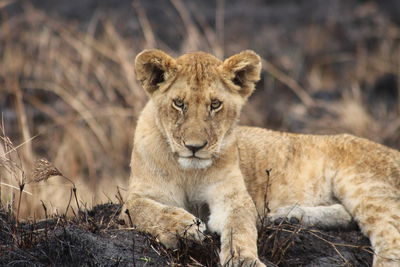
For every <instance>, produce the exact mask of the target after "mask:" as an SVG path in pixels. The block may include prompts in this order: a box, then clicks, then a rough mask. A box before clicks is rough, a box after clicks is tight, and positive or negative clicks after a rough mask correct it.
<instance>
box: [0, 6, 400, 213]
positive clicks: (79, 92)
mask: <svg viewBox="0 0 400 267" xmlns="http://www.w3.org/2000/svg"><path fill="white" fill-rule="evenodd" d="M6 2H7V1H6ZM6 2H4V3H3V2H1V4H0V9H1V8H2V6H1V5H2V4H4V5H5V4H6ZM7 3H8V2H7ZM10 3H12V2H11V1H10ZM10 3H8V4H10ZM142 4H143V2H141V1H139V0H136V1H133V4H132V14H135V15H136V17H137V21H138V25H139V26H140V29H141V30H142V34H141V35H135V36H132V35H129V34H126V33H125V32H123V30H121V29H120V28H119V27H118V25H117V24H116V23H115V22H114V21H113V19H112V17H111V16H107V15H106V14H105V13H102V12H100V11H98V12H95V13H94V15H93V16H92V17H91V18H90V20H89V21H88V23H87V24H85V26H83V25H81V24H79V23H76V22H74V21H72V20H68V19H65V18H61V17H54V16H52V15H48V14H45V13H44V12H43V11H41V10H39V9H36V8H34V7H33V6H31V5H25V6H23V7H22V11H21V12H18V13H16V14H14V15H12V16H9V17H8V16H7V15H3V16H2V21H1V22H0V50H1V51H2V53H1V56H0V66H6V67H1V68H0V87H1V90H2V91H1V95H0V104H1V103H3V104H5V106H6V109H5V110H3V109H2V111H1V112H2V116H3V117H4V123H3V124H2V125H3V127H4V131H3V135H2V138H3V139H2V143H3V146H4V147H5V148H6V149H8V148H7V143H8V142H11V140H10V139H8V138H7V137H6V134H8V136H10V137H11V139H12V141H13V142H14V143H15V144H21V145H20V146H19V145H18V146H17V147H18V149H16V150H17V151H13V152H15V153H14V154H15V155H14V156H13V157H14V158H13V159H12V162H18V164H16V165H15V164H14V165H12V164H11V165H10V166H13V167H12V168H14V169H13V170H12V171H11V172H10V171H9V170H8V171H7V170H6V171H4V169H7V168H10V167H6V166H5V164H4V162H0V169H1V170H0V175H1V179H2V181H1V182H2V187H1V189H2V191H4V190H9V192H8V194H5V193H3V194H2V201H3V202H4V201H6V202H7V201H8V202H10V201H11V202H12V201H14V199H15V196H18V190H19V188H20V185H21V181H22V180H23V177H24V175H25V173H31V171H32V170H33V169H34V168H35V166H34V162H35V159H36V158H42V157H45V158H48V159H51V162H53V164H54V166H56V167H57V168H56V169H57V170H58V171H59V172H60V173H63V174H64V175H65V176H66V177H70V178H71V180H72V182H73V185H74V186H72V184H71V183H70V182H69V181H68V180H66V179H64V178H62V176H57V177H54V178H52V179H50V180H48V181H42V182H38V183H36V182H35V183H25V184H26V186H24V192H25V191H26V192H29V193H31V195H30V194H28V193H26V194H22V197H21V202H22V204H21V210H20V211H19V212H18V214H20V216H23V217H25V216H33V215H35V216H37V217H38V216H44V215H45V210H44V209H43V206H45V207H46V209H47V210H46V213H49V214H51V213H54V212H58V213H63V212H64V211H65V209H66V206H67V203H68V201H69V200H70V199H71V188H76V189H77V191H76V193H77V196H76V199H77V201H73V202H77V203H74V205H77V206H79V205H83V204H86V205H88V206H89V207H90V206H91V205H92V204H93V203H100V202H104V201H108V200H113V201H115V198H114V196H115V195H116V194H117V193H116V192H117V187H120V188H122V189H121V192H122V195H123V192H124V190H123V189H124V188H126V182H127V177H128V176H129V168H128V164H129V158H130V149H131V147H132V134H133V130H134V128H135V121H136V119H137V117H138V115H139V112H140V110H141V109H142V107H143V106H144V104H145V102H146V96H145V94H144V92H143V90H142V89H141V88H140V87H139V86H138V84H137V83H136V81H135V77H134V72H133V61H134V57H135V55H136V54H137V53H138V52H140V51H141V50H142V49H143V48H150V47H159V48H161V49H164V50H166V51H167V52H169V53H172V54H173V55H177V54H181V53H183V52H186V51H193V50H199V49H201V50H205V51H208V52H211V53H213V54H215V55H217V56H219V57H223V56H226V55H230V54H232V53H233V52H237V51H238V50H242V49H246V48H248V47H238V46H239V44H241V43H242V40H238V42H232V43H228V42H227V39H229V36H228V33H229V31H230V29H229V27H230V25H228V24H225V23H224V21H225V20H224V16H225V14H224V13H225V12H226V5H227V3H226V2H225V1H223V0H218V1H217V2H216V10H215V16H216V20H215V27H214V25H211V24H210V23H209V22H207V19H206V18H205V17H204V16H203V15H202V13H201V12H193V10H196V8H198V7H197V6H196V5H195V4H194V3H192V2H188V3H187V2H184V1H181V0H171V1H170V2H169V3H168V4H166V5H170V7H171V8H173V9H174V10H175V11H176V13H177V14H178V16H177V18H176V20H177V23H178V24H182V29H183V32H180V33H179V34H181V35H182V36H184V38H183V39H182V42H181V44H180V48H179V49H171V48H169V47H168V45H167V44H166V43H165V42H164V41H163V40H162V39H161V37H160V36H158V35H157V32H156V31H155V30H154V25H155V23H156V22H155V21H154V18H151V17H149V16H148V13H147V11H148V10H146V9H145V7H144V5H142ZM374 10H375V11H376V7H374V6H373V5H372V4H364V5H360V7H359V8H358V9H357V10H356V12H355V15H354V16H357V19H359V20H362V19H367V18H368V16H370V15H371V14H372V15H373V14H374V12H375V11H374ZM378 18H380V17H378ZM377 21H378V22H376V23H375V22H374V23H375V24H374V23H372V24H373V26H372V30H371V29H370V28H367V30H370V31H366V32H360V35H362V38H361V39H360V42H359V43H358V44H357V45H356V46H355V48H354V49H352V50H351V49H350V50H348V51H339V52H337V53H331V54H329V53H323V52H324V49H325V46H327V45H328V44H329V43H331V42H333V41H334V38H336V37H335V34H334V33H332V32H334V31H331V32H330V31H329V29H326V28H324V26H320V25H317V24H315V25H313V24H312V25H309V28H307V29H301V30H302V32H304V33H305V34H304V35H305V36H304V38H303V39H302V42H304V43H303V45H304V47H303V50H301V52H299V53H298V54H297V55H296V58H295V59H292V58H290V57H289V56H288V55H281V56H271V55H269V54H267V55H265V59H264V73H263V76H264V81H263V83H260V86H259V89H258V92H256V94H255V95H254V97H253V98H251V99H250V103H249V105H248V106H247V107H246V108H245V110H244V112H243V116H242V123H245V124H250V125H257V126H263V127H272V128H275V129H279V130H292V131H297V132H308V133H311V132H312V133H337V132H350V133H354V134H357V135H361V136H364V137H368V138H371V139H374V140H376V141H379V142H383V143H386V144H388V145H391V146H393V147H397V148H399V147H400V119H399V117H400V116H399V115H400V114H399V113H400V93H399V92H398V90H399V89H398V88H399V86H398V84H399V82H398V80H399V72H400V71H399V70H400V47H399V42H400V30H399V29H398V27H397V26H396V25H394V24H391V23H390V22H389V21H388V20H387V19H386V20H385V19H381V20H377ZM374 27H375V28H379V29H381V32H380V35H379V36H378V37H377V36H376V33H375V31H373V30H376V29H375V28H374ZM361 30H362V29H361ZM361 30H360V31H361ZM254 34H255V33H254ZM369 38H370V39H371V38H379V39H378V41H377V43H376V44H374V46H373V47H372V48H371V47H370V45H368V42H369V40H370V39H369ZM364 39H365V41H363V40H364ZM300 46H301V45H300ZM254 48H255V49H256V50H257V47H254ZM262 49H263V47H260V50H262ZM387 75H394V77H395V79H397V87H396V88H395V89H393V88H389V93H388V95H389V98H390V97H391V96H393V95H394V96H395V97H397V98H398V99H395V102H396V101H397V102H396V104H395V106H394V107H392V106H393V105H392V106H391V107H390V108H389V106H388V105H387V101H386V100H385V97H386V96H385V95H384V96H383V98H382V96H381V95H379V94H378V96H376V99H374V98H371V97H369V96H374V94H376V93H377V92H378V93H379V90H382V87H377V86H375V85H376V84H377V81H379V79H382V77H386V76H387ZM392 87H393V86H392ZM376 88H377V89H376ZM390 90H392V91H390ZM393 90H395V91H393ZM396 90H397V91H396ZM320 92H323V93H324V94H331V93H336V92H337V94H338V97H337V98H336V99H328V100H326V99H324V98H319V97H316V95H317V94H318V93H320ZM382 99H383V100H382ZM389 100H390V101H391V102H393V97H392V99H389ZM385 101H386V102H385ZM266 103H267V105H266ZM4 147H3V149H4ZM17 152H18V153H17ZM2 153H3V154H4V152H2ZM10 154H11V153H10ZM4 184H7V185H4ZM13 187H14V188H13ZM15 188H17V189H18V190H15ZM119 198H121V197H119ZM74 208H75V209H76V208H78V207H74Z"/></svg>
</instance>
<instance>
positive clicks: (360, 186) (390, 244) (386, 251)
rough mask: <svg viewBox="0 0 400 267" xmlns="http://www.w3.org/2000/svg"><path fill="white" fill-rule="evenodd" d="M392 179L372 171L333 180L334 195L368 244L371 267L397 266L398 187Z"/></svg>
mask: <svg viewBox="0 0 400 267" xmlns="http://www.w3.org/2000/svg"><path fill="white" fill-rule="evenodd" d="M391 174H392V175H398V173H397V172H391ZM399 178H400V177H399V176H397V179H399ZM395 179H396V177H395V176H392V177H385V176H383V175H382V174H379V173H373V172H372V171H371V172H368V173H366V172H364V173H359V174H357V175H354V174H353V175H350V174H349V175H341V176H338V177H336V179H335V181H334V193H335V196H336V197H337V198H338V199H339V200H340V202H341V203H342V204H343V205H344V206H345V207H346V209H347V210H348V211H349V213H350V214H351V215H352V217H353V218H354V219H355V221H356V222H357V223H358V225H359V227H360V228H361V230H362V232H363V233H364V234H365V235H366V236H368V238H369V239H370V241H371V244H372V247H373V249H374V253H375V256H374V265H373V266H374V267H377V266H400V188H399V187H398V186H397V184H396V183H393V182H392V181H394V180H395Z"/></svg>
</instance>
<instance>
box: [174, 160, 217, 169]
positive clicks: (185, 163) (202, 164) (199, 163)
mask: <svg viewBox="0 0 400 267" xmlns="http://www.w3.org/2000/svg"><path fill="white" fill-rule="evenodd" d="M178 163H179V165H180V166H181V167H182V169H198V170H199V169H205V168H208V167H210V166H211V163H212V160H211V159H196V158H178Z"/></svg>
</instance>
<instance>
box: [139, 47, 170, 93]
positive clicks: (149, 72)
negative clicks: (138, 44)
mask: <svg viewBox="0 0 400 267" xmlns="http://www.w3.org/2000/svg"><path fill="white" fill-rule="evenodd" d="M135 72H136V78H137V79H138V80H139V81H140V83H141V84H142V86H143V88H144V89H145V90H146V92H148V93H149V94H150V95H151V94H152V93H153V92H154V91H156V90H157V89H159V87H160V85H161V84H162V83H163V82H165V81H167V80H168V79H169V78H170V77H171V76H173V75H174V74H175V72H176V63H175V59H173V58H172V57H171V56H169V55H168V54H166V53H164V52H163V51H161V50H157V49H151V50H144V51H143V52H141V53H140V54H139V55H137V56H136V59H135Z"/></svg>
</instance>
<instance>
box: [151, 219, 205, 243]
mask: <svg viewBox="0 0 400 267" xmlns="http://www.w3.org/2000/svg"><path fill="white" fill-rule="evenodd" d="M205 230H206V225H205V224H204V223H203V222H202V221H200V220H199V219H197V218H194V219H193V220H191V221H190V220H188V221H180V222H176V225H175V227H174V228H172V229H171V230H169V231H163V232H162V233H160V234H158V235H157V237H156V239H157V241H159V242H160V243H161V244H163V245H164V246H165V247H166V248H171V249H174V248H177V247H178V241H179V238H184V239H185V238H186V239H188V240H191V241H194V242H197V243H201V242H202V241H203V240H204V239H205V238H206V235H205V234H204V232H205Z"/></svg>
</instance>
